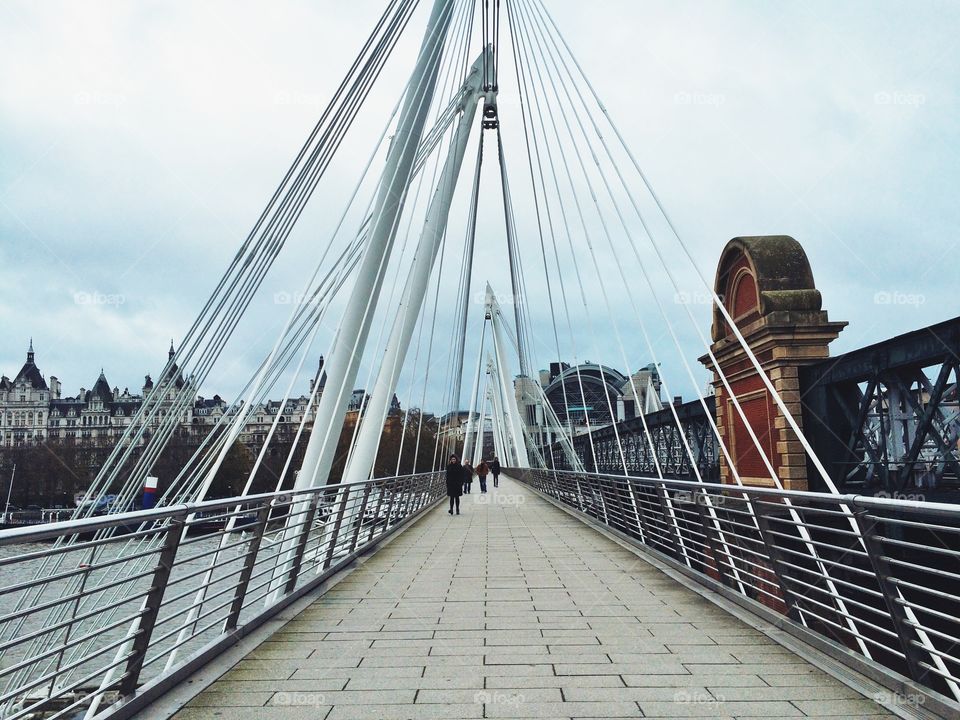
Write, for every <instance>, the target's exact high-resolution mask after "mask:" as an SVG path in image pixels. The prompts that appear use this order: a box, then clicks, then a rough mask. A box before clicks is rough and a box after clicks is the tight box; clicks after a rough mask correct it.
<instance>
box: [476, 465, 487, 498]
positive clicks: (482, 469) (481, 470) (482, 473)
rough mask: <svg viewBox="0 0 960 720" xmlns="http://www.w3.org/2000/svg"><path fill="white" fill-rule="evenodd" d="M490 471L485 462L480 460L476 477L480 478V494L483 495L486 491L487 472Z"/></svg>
mask: <svg viewBox="0 0 960 720" xmlns="http://www.w3.org/2000/svg"><path fill="white" fill-rule="evenodd" d="M489 470H490V466H489V465H487V461H486V460H481V461H480V464H479V465H477V477H478V478H480V492H482V493H485V492H486V491H487V472H488V471H489Z"/></svg>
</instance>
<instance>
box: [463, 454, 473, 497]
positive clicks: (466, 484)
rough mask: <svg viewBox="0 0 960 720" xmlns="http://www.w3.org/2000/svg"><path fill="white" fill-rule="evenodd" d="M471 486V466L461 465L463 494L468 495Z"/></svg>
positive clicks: (468, 464)
mask: <svg viewBox="0 0 960 720" xmlns="http://www.w3.org/2000/svg"><path fill="white" fill-rule="evenodd" d="M471 485H473V465H471V464H470V463H469V462H464V463H463V494H464V495H469V494H470V486H471Z"/></svg>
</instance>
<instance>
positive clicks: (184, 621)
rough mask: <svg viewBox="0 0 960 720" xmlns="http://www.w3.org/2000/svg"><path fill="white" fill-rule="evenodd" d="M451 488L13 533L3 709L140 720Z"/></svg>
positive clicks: (212, 508)
mask: <svg viewBox="0 0 960 720" xmlns="http://www.w3.org/2000/svg"><path fill="white" fill-rule="evenodd" d="M445 492H446V484H445V480H444V477H443V473H440V472H427V473H416V474H411V475H403V476H398V477H387V478H374V479H371V480H363V481H357V482H352V483H343V484H339V485H326V486H322V487H316V488H309V489H305V490H285V491H279V492H271V493H261V494H257V495H248V496H240V497H232V498H223V499H218V500H207V501H204V502H196V503H185V504H179V505H170V506H164V507H158V508H155V509H152V510H138V511H133V512H124V513H116V514H111V515H103V516H95V517H88V518H83V519H77V520H66V521H63V522H56V523H48V524H45V525H34V526H29V527H23V528H14V529H8V530H0V548H4V549H5V550H9V551H12V553H13V554H10V553H9V552H5V553H4V554H5V557H3V561H2V562H3V570H2V578H0V648H3V652H2V653H0V659H2V661H3V664H2V665H0V717H2V718H4V720H15V719H16V718H27V717H39V716H41V715H42V716H43V717H45V718H58V717H76V716H78V714H82V713H84V712H85V713H86V715H87V716H88V717H97V718H100V717H126V716H129V715H131V714H132V713H133V712H135V711H136V710H138V709H140V708H141V707H143V706H144V705H145V704H146V703H147V701H148V700H149V699H151V698H153V697H156V696H158V695H159V694H160V693H161V692H162V691H163V689H164V688H166V687H168V686H169V685H170V684H171V683H173V682H175V681H176V680H177V679H178V678H182V677H185V674H187V673H188V672H189V671H192V670H194V669H196V668H197V667H199V666H200V664H202V663H203V662H206V661H208V660H209V659H210V658H212V657H213V656H215V655H216V654H218V653H219V652H222V651H223V650H225V649H226V648H227V647H229V646H230V645H232V644H234V643H235V642H236V641H237V640H239V638H240V637H242V636H243V635H245V634H247V633H248V632H250V631H251V630H252V629H254V628H255V627H257V626H258V625H260V624H262V623H263V622H265V621H266V620H267V619H269V618H270V617H272V616H273V615H275V614H276V613H278V612H279V611H280V610H282V609H283V608H284V607H286V606H287V605H289V604H290V603H291V602H293V600H295V599H296V598H297V597H300V596H301V595H303V594H304V593H305V592H308V591H309V590H310V589H312V588H313V587H316V586H317V585H318V584H319V583H320V582H322V581H323V579H325V578H327V577H329V576H330V575H331V574H332V573H334V572H336V571H337V570H339V569H340V568H343V567H344V566H345V565H347V564H348V563H349V562H351V561H352V560H353V558H355V557H357V556H358V555H359V554H362V553H363V552H365V551H367V550H368V549H369V548H371V547H372V546H374V545H376V544H377V543H378V542H380V541H381V540H383V539H384V538H385V537H387V536H388V535H390V534H392V533H393V532H395V531H397V530H399V529H400V528H401V527H402V526H404V525H405V524H406V523H408V522H410V521H412V520H413V519H414V518H415V517H417V516H419V515H420V514H421V513H422V512H424V511H426V510H427V509H429V508H430V507H433V505H434V504H436V503H437V502H438V501H439V500H440V499H441V498H442V497H443V496H444V495H445ZM385 496H386V497H387V498H388V500H387V501H386V502H384V497H385ZM323 498H329V502H326V501H324V502H321V499H323ZM381 510H383V511H381ZM218 511H224V512H222V514H221V515H220V517H219V518H218V517H216V514H217V512H218ZM211 513H212V514H214V515H215V517H214V518H211V517H210V516H211ZM230 518H233V523H228V522H227V521H228V520H229V519H230ZM201 534H205V535H206V536H207V537H203V538H198V537H197V536H198V535H201ZM188 536H189V538H190V539H189V540H186V538H187V537H188ZM91 537H94V538H96V541H95V542H88V541H87V539H88V538H91ZM283 538H288V539H289V538H293V540H294V541H295V546H296V548H295V552H294V553H293V554H292V556H290V555H289V554H285V553H282V552H280V546H281V544H282V543H283V542H284V540H283ZM54 540H56V541H59V542H56V543H50V541H54ZM40 543H48V544H49V546H48V547H46V548H40V549H38V548H37V545H38V544H40ZM198 543H199V544H198ZM194 545H197V549H194V548H193V546H194ZM181 550H182V552H180V551H181ZM291 557H292V559H291ZM173 585H176V590H173V589H171V592H170V593H169V594H166V593H165V590H166V588H167V587H168V586H173ZM98 609H102V612H97V610H98ZM131 617H132V618H133V620H132V622H130V620H129V618H131ZM171 627H173V628H175V629H176V630H180V631H181V632H180V633H179V635H178V633H177V631H176V630H175V631H174V632H171V631H170V628H171ZM154 628H157V632H156V633H154ZM158 661H159V662H158ZM164 661H169V662H166V667H165V662H164ZM101 708H102V709H101Z"/></svg>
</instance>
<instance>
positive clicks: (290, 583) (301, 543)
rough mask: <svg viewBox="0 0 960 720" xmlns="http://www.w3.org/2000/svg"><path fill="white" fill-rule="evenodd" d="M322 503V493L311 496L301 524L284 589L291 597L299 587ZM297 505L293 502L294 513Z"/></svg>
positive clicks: (314, 493) (291, 507)
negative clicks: (301, 569) (315, 519)
mask: <svg viewBox="0 0 960 720" xmlns="http://www.w3.org/2000/svg"><path fill="white" fill-rule="evenodd" d="M319 503H320V492H319V491H314V492H313V494H312V495H311V496H310V502H309V503H308V506H307V511H306V512H305V513H304V514H303V522H301V523H300V528H301V530H300V538H299V539H298V540H297V549H296V550H295V551H294V554H293V560H292V561H291V563H290V569H289V570H288V571H287V582H286V584H285V585H284V588H283V594H284V595H289V594H290V593H292V592H293V590H294V588H296V587H297V578H298V577H299V576H300V566H301V565H302V564H303V554H304V552H306V550H307V541H308V540H309V539H310V529H311V528H312V527H313V520H314V517H315V516H316V514H317V505H318V504H319ZM294 507H295V504H294V503H293V502H291V505H290V510H291V511H292V510H293V508H294Z"/></svg>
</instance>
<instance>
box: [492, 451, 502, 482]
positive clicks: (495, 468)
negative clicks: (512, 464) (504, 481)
mask: <svg viewBox="0 0 960 720" xmlns="http://www.w3.org/2000/svg"><path fill="white" fill-rule="evenodd" d="M490 472H491V473H492V474H493V486H494V487H500V461H499V460H497V456H496V455H494V456H493V460H491V461H490Z"/></svg>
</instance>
